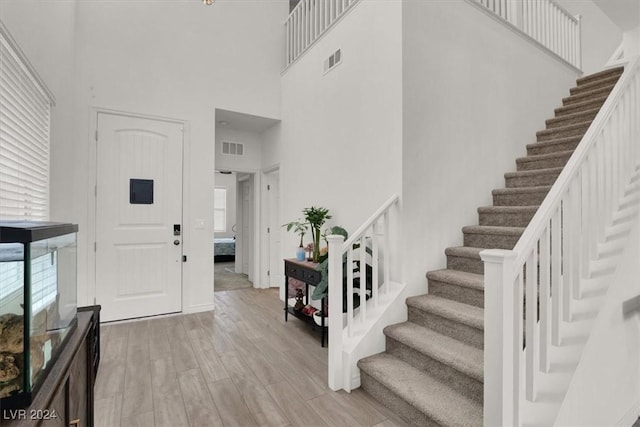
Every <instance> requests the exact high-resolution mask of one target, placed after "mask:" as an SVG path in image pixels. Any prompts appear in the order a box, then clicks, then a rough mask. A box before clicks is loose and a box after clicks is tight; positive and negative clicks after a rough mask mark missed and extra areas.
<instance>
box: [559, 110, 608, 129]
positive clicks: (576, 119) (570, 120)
mask: <svg viewBox="0 0 640 427" xmlns="http://www.w3.org/2000/svg"><path fill="white" fill-rule="evenodd" d="M597 114H598V112H597V111H589V112H588V113H587V112H585V113H584V114H580V115H579V116H573V117H565V116H560V117H557V118H555V119H551V120H547V121H546V125H547V129H555V128H559V127H562V126H567V125H573V124H576V123H582V122H586V121H587V120H593V119H594V118H595V117H596V115H597Z"/></svg>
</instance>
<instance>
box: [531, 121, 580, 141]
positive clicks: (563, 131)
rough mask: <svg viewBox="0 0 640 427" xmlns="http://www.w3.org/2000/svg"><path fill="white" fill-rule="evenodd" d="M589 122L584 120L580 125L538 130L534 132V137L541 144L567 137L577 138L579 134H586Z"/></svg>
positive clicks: (572, 124) (573, 124)
mask: <svg viewBox="0 0 640 427" xmlns="http://www.w3.org/2000/svg"><path fill="white" fill-rule="evenodd" d="M591 122H592V121H591V120H586V121H583V122H580V123H571V124H568V125H564V126H559V127H557V128H553V129H543V130H539V131H537V132H536V137H537V139H538V141H539V142H542V141H549V140H552V139H557V138H564V137H567V136H577V135H579V134H581V133H584V132H586V130H587V129H588V128H589V126H590V125H591ZM554 137H555V138H554Z"/></svg>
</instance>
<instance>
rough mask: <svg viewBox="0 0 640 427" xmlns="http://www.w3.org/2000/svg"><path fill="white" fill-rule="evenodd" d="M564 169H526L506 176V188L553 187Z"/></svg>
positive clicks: (508, 173)
mask: <svg viewBox="0 0 640 427" xmlns="http://www.w3.org/2000/svg"><path fill="white" fill-rule="evenodd" d="M560 172H562V167H561V166H560V167H555V168H543V169H525V170H520V171H517V172H507V173H505V174H504V181H505V185H506V188H522V187H540V186H543V185H553V183H554V182H556V179H558V176H560Z"/></svg>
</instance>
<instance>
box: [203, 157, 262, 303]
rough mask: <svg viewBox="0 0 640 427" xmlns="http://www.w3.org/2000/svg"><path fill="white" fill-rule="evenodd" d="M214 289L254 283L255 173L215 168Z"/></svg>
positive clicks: (219, 289)
mask: <svg viewBox="0 0 640 427" xmlns="http://www.w3.org/2000/svg"><path fill="white" fill-rule="evenodd" d="M214 187H215V188H214V202H213V211H214V215H213V217H214V220H213V228H214V291H223V290H235V289H244V288H247V287H252V286H254V276H255V272H254V269H253V260H254V257H255V256H256V254H255V250H254V246H255V245H254V240H255V238H254V233H255V229H256V227H255V207H254V205H255V202H254V199H255V173H248V172H238V171H228V170H216V175H215V184H214Z"/></svg>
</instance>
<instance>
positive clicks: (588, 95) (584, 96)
mask: <svg viewBox="0 0 640 427" xmlns="http://www.w3.org/2000/svg"><path fill="white" fill-rule="evenodd" d="M614 86H615V84H611V85H608V86H602V87H599V88H597V89H593V90H589V91H585V92H581V93H578V94H576V95H571V96H568V97H566V98H562V105H571V104H575V103H577V102H583V101H586V100H588V99H592V98H598V97H601V96H603V95H608V94H609V93H611V90H612V89H613V87H614Z"/></svg>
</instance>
